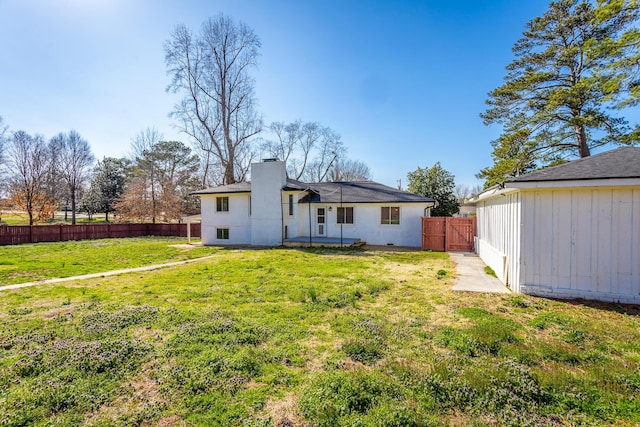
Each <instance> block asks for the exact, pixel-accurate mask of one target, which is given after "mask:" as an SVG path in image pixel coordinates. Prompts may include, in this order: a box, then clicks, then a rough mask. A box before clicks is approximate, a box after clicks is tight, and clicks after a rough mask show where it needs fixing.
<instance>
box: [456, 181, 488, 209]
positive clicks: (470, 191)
mask: <svg viewBox="0 0 640 427" xmlns="http://www.w3.org/2000/svg"><path fill="white" fill-rule="evenodd" d="M481 192H482V186H481V185H474V186H473V187H469V186H468V185H466V184H458V185H456V186H455V188H454V189H453V195H454V196H455V198H456V200H457V201H458V203H460V204H464V202H465V200H467V199H470V198H472V197H475V196H477V195H478V194H480V193H481Z"/></svg>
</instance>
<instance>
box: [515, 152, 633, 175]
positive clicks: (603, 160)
mask: <svg viewBox="0 0 640 427" xmlns="http://www.w3.org/2000/svg"><path fill="white" fill-rule="evenodd" d="M615 178H640V147H619V148H616V149H615V150H610V151H606V152H604V153H600V154H594V155H593V156H590V157H585V158H582V159H579V160H573V161H571V162H569V163H564V164H562V165H558V166H553V167H550V168H546V169H542V170H539V171H535V172H531V173H528V174H525V175H521V176H518V177H515V178H509V179H507V180H506V181H505V182H532V181H573V180H586V179H615Z"/></svg>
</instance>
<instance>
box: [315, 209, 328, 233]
mask: <svg viewBox="0 0 640 427" xmlns="http://www.w3.org/2000/svg"><path fill="white" fill-rule="evenodd" d="M326 235H327V208H316V236H320V237H324V236H326Z"/></svg>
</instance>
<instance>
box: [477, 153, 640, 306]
mask: <svg viewBox="0 0 640 427" xmlns="http://www.w3.org/2000/svg"><path fill="white" fill-rule="evenodd" d="M475 201H476V206H477V218H478V242H477V250H478V253H479V255H480V257H481V258H482V260H483V261H484V262H485V263H486V264H487V265H489V266H490V267H491V268H493V270H494V271H495V272H496V274H497V275H498V277H499V279H500V280H501V281H502V282H503V283H505V284H506V285H508V286H509V287H510V288H511V289H512V290H513V291H514V292H522V293H527V294H535V295H543V296H550V297H556V298H585V299H596V300H603V301H617V302H623V303H636V304H637V303H640V148H634V147H623V148H618V149H615V150H612V151H608V152H606V153H601V154H597V155H594V156H591V157H588V158H584V159H581V160H576V161H573V162H570V163H566V164H563V165H560V166H556V167H552V168H548V169H544V170H541V171H536V172H533V173H530V174H527V175H523V176H520V177H517V178H513V179H511V180H507V181H506V182H504V183H503V184H502V185H501V186H497V187H495V188H491V189H489V190H487V191H485V192H483V193H482V194H480V195H479V196H478V197H477V198H476V200H475Z"/></svg>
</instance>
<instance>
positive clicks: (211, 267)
mask: <svg viewBox="0 0 640 427" xmlns="http://www.w3.org/2000/svg"><path fill="white" fill-rule="evenodd" d="M164 244H165V245H166V244H167V242H165V243H164ZM50 249H51V250H55V247H51V248H50ZM32 250H35V248H34V249H32ZM60 253H64V252H60ZM219 255H220V256H216V257H214V258H211V259H209V260H206V261H201V262H198V263H196V264H188V265H183V266H179V267H173V268H168V269H163V270H158V271H154V272H145V273H136V274H131V275H124V276H118V277H109V278H103V279H96V280H84V281H79V282H70V283H67V284H65V285H46V286H39V287H32V288H24V289H20V290H16V291H10V292H3V293H2V298H0V420H2V421H1V422H2V423H3V424H6V425H14V426H17V425H94V426H106V425H110V426H111V425H116V426H117V425H122V426H125V425H225V426H226V425H232V426H233V425H236V426H270V425H273V426H290V425H311V426H427V425H451V424H453V425H470V426H473V425H601V424H615V425H636V424H638V423H640V398H639V397H638V396H639V395H640V318H639V317H638V310H637V309H635V308H632V307H623V306H617V305H607V304H595V303H594V304H587V303H571V302H561V301H553V300H545V299H540V298H534V297H529V296H522V295H516V296H514V295H502V294H500V295H497V294H496V295H485V294H476V293H454V292H452V291H451V290H450V287H451V282H450V279H449V278H451V277H453V276H454V272H453V271H452V264H451V262H450V261H449V259H448V256H447V255H446V254H443V253H433V252H393V253H391V252H389V253H387V252H375V251H352V250H328V249H314V250H285V249H265V250H224V251H220V252H219ZM24 256H25V257H28V256H29V255H28V254H26V253H25V254H24ZM440 270H442V271H444V272H445V273H446V274H444V275H443V274H441V273H440ZM305 423H308V424H305Z"/></svg>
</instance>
